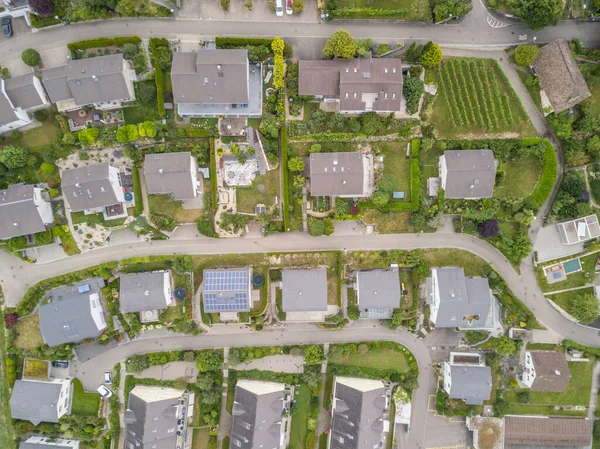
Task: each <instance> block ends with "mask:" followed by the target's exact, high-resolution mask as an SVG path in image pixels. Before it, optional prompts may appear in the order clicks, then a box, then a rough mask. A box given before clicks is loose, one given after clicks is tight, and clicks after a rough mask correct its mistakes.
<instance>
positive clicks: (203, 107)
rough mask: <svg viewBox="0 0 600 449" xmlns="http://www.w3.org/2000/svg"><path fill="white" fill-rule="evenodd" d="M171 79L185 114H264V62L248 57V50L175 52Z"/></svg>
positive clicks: (244, 115)
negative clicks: (250, 60) (251, 60)
mask: <svg viewBox="0 0 600 449" xmlns="http://www.w3.org/2000/svg"><path fill="white" fill-rule="evenodd" d="M171 81H172V83H173V99H174V101H175V103H176V104H177V113H178V114H179V115H180V116H182V117H184V118H194V117H260V116H261V115H262V66H261V64H260V63H258V62H252V63H250V62H249V61H248V50H243V49H242V50H211V49H200V50H198V51H195V52H176V53H173V65H172V67H171Z"/></svg>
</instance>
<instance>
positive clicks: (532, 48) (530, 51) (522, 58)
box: [515, 44, 540, 67]
mask: <svg viewBox="0 0 600 449" xmlns="http://www.w3.org/2000/svg"><path fill="white" fill-rule="evenodd" d="M539 54H540V49H539V48H538V46H537V45H525V44H523V45H518V46H517V48H516V49H515V62H516V63H517V64H519V65H521V66H523V67H529V66H530V65H531V63H532V62H533V61H534V60H535V58H537V56H538V55H539Z"/></svg>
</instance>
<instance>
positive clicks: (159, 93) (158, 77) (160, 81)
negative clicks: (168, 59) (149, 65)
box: [153, 61, 165, 117]
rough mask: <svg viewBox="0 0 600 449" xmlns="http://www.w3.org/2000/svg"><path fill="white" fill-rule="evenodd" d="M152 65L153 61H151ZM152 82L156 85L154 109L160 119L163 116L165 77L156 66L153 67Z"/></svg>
mask: <svg viewBox="0 0 600 449" xmlns="http://www.w3.org/2000/svg"><path fill="white" fill-rule="evenodd" d="M153 65H154V61H153ZM154 82H155V83H156V108H157V109H158V113H159V114H160V116H161V117H164V116H165V76H164V75H163V71H162V69H161V68H160V66H159V65H158V64H156V65H154Z"/></svg>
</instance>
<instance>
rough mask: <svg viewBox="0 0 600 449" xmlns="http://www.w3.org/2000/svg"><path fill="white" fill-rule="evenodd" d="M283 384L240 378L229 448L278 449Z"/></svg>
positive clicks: (236, 390) (233, 411) (236, 388)
mask: <svg viewBox="0 0 600 449" xmlns="http://www.w3.org/2000/svg"><path fill="white" fill-rule="evenodd" d="M284 387H285V386H284V385H283V384H278V383H274V382H263V381H257V380H245V379H244V380H239V381H238V383H237V385H236V386H235V398H234V401H235V402H234V403H233V410H232V415H233V422H232V423H231V441H230V443H229V448H230V449H239V448H241V449H260V448H264V449H267V448H269V449H270V448H278V447H279V441H280V435H281V420H282V418H281V416H282V414H283V396H284Z"/></svg>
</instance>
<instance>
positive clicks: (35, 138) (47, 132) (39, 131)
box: [18, 120, 60, 148]
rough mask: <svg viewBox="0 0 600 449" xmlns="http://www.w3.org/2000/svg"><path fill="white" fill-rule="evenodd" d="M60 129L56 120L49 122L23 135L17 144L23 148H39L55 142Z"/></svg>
mask: <svg viewBox="0 0 600 449" xmlns="http://www.w3.org/2000/svg"><path fill="white" fill-rule="evenodd" d="M59 132H60V127H59V126H58V123H57V122H56V120H50V121H48V122H45V123H43V124H42V126H39V127H37V128H33V129H30V130H29V131H27V132H25V133H24V134H23V137H22V138H21V139H20V140H19V141H18V144H19V145H21V146H23V147H25V148H33V147H39V146H42V145H48V144H51V143H52V142H54V141H55V140H56V138H57V137H58V134H59Z"/></svg>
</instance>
